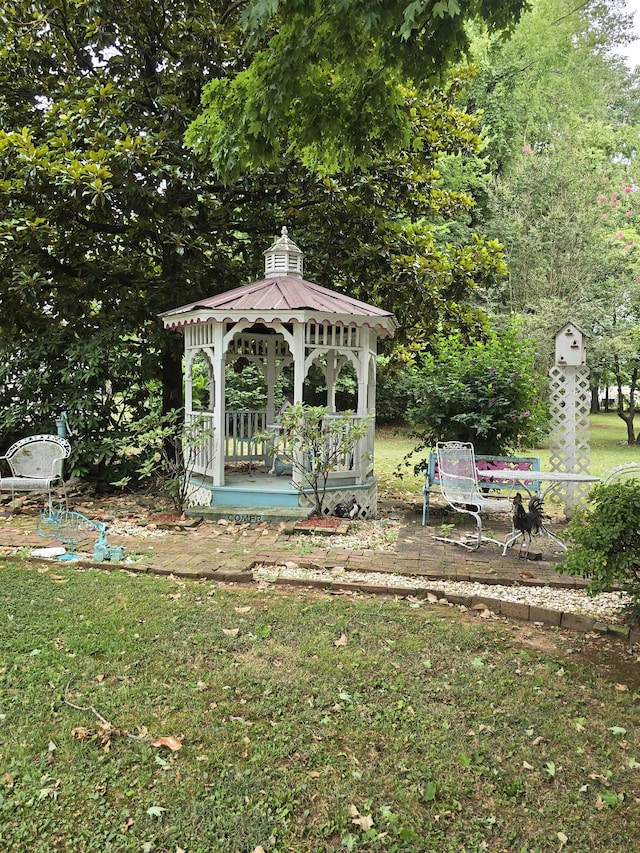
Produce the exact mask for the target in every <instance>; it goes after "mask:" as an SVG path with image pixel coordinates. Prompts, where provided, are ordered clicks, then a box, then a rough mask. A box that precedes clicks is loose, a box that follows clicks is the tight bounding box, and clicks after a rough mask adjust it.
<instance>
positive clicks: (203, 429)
mask: <svg viewBox="0 0 640 853" xmlns="http://www.w3.org/2000/svg"><path fill="white" fill-rule="evenodd" d="M185 425H186V427H187V430H186V435H187V436H188V435H189V430H190V429H193V431H194V433H195V432H196V431H197V435H194V439H195V441H194V443H193V450H191V448H189V447H185V448H184V454H185V463H186V464H187V465H188V467H189V471H190V473H193V474H200V475H202V476H203V477H207V476H208V477H210V476H211V475H212V472H213V460H214V458H215V447H216V445H215V434H214V431H213V414H212V413H211V412H187V413H186V414H185ZM203 435H204V438H203V437H202V436H203ZM192 453H193V457H192V456H191V454H192Z"/></svg>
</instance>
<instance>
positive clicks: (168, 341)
mask: <svg viewBox="0 0 640 853" xmlns="http://www.w3.org/2000/svg"><path fill="white" fill-rule="evenodd" d="M182 346H183V338H182V335H179V334H176V333H175V332H172V333H171V337H169V335H167V336H166V338H165V341H164V343H163V345H162V414H163V415H166V414H167V412H170V411H172V410H173V409H180V408H182V406H183V405H184V400H183V392H182Z"/></svg>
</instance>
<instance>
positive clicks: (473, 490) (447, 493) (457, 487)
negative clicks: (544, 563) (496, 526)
mask: <svg viewBox="0 0 640 853" xmlns="http://www.w3.org/2000/svg"><path fill="white" fill-rule="evenodd" d="M436 453H437V456H438V476H439V478H440V489H441V491H442V495H443V497H444V499H445V500H446V501H447V503H448V504H449V506H450V507H451V508H452V509H454V510H455V511H456V512H461V513H465V514H466V515H470V516H472V517H473V518H474V519H475V522H476V528H477V533H476V535H475V536H467V537H466V538H465V539H464V540H463V539H449V538H447V537H445V536H436V537H434V538H436V539H439V540H440V541H443V542H452V543H454V544H455V545H462V546H463V547H464V548H468V549H469V550H470V551H477V549H478V548H479V547H480V545H481V544H482V543H483V542H492V543H493V544H495V545H500V547H501V548H502V549H503V551H502V553H503V554H505V553H506V551H507V548H508V547H509V546H510V545H512V544H513V543H514V542H515V541H516V540H517V539H518V538H519V537H520V536H522V533H521V532H520V531H519V530H515V529H514V528H513V503H512V502H511V500H510V499H509V498H494V497H489V496H487V495H486V494H485V493H483V492H482V490H481V488H480V486H479V485H478V471H477V468H476V459H475V453H474V450H473V444H471V443H470V442H468V441H439V442H438V443H437V444H436ZM486 513H508V514H509V516H510V518H511V533H509V535H508V536H507V537H506V539H505V541H504V542H500V541H499V540H498V539H492V538H491V537H490V536H485V535H484V534H483V532H482V515H483V514H486ZM467 540H471V541H467Z"/></svg>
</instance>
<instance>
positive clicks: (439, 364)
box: [409, 325, 547, 455]
mask: <svg viewBox="0 0 640 853" xmlns="http://www.w3.org/2000/svg"><path fill="white" fill-rule="evenodd" d="M541 386H542V379H541V377H540V376H539V375H538V374H537V372H536V369H535V366H534V348H533V344H532V343H531V342H530V341H527V340H526V339H523V338H522V336H521V334H520V331H519V328H518V326H517V325H512V326H511V327H510V328H509V329H507V330H506V331H504V332H500V333H498V332H492V333H490V334H489V336H488V337H487V338H486V339H485V340H479V341H474V342H471V343H467V342H465V341H464V340H463V338H462V336H461V335H460V334H453V335H449V336H447V337H443V338H441V339H439V340H438V341H436V342H435V344H434V347H433V352H432V353H430V354H428V355H425V356H424V357H423V360H422V364H421V366H420V368H419V369H418V371H417V376H416V404H415V405H414V406H412V407H411V409H410V410H409V419H410V422H411V423H412V424H413V425H414V427H415V429H416V433H417V434H418V435H419V436H420V438H421V439H422V442H423V443H424V445H425V446H432V445H433V444H434V443H435V442H436V441H452V440H458V441H471V442H473V444H474V446H475V449H476V452H477V453H491V454H497V455H498V454H508V453H509V452H511V451H513V450H516V449H517V448H519V447H523V446H531V445H533V444H535V442H536V440H537V439H538V438H539V437H540V435H541V433H542V432H543V431H544V429H545V427H546V425H547V414H546V408H545V406H544V404H543V403H542V402H541Z"/></svg>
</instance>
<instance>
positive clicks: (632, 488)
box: [558, 479, 640, 616]
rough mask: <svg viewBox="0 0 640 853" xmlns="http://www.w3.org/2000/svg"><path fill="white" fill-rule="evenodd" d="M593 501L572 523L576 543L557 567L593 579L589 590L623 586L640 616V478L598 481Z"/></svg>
mask: <svg viewBox="0 0 640 853" xmlns="http://www.w3.org/2000/svg"><path fill="white" fill-rule="evenodd" d="M589 500H590V505H589V506H588V507H587V508H586V509H583V510H579V511H578V512H576V514H575V516H574V517H573V518H572V519H571V521H570V523H569V533H570V536H571V539H572V541H573V543H574V544H572V546H571V548H570V549H569V551H568V553H567V558H566V560H565V562H564V563H562V564H560V565H559V566H558V571H560V572H563V573H566V574H570V575H581V576H582V577H586V578H589V579H590V583H589V587H588V592H589V594H590V595H598V593H600V592H603V591H606V590H610V589H612V588H614V587H616V586H619V587H620V588H621V589H623V590H624V591H625V592H626V593H627V594H628V595H629V596H630V598H631V600H632V603H633V609H634V612H635V615H636V616H640V527H639V526H638V518H640V480H633V479H632V480H627V481H626V482H620V483H609V484H605V483H598V484H597V485H595V486H594V487H593V489H592V490H591V493H590V496H589Z"/></svg>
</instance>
